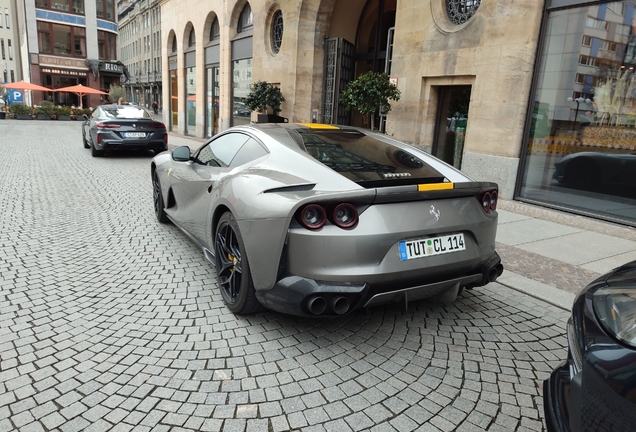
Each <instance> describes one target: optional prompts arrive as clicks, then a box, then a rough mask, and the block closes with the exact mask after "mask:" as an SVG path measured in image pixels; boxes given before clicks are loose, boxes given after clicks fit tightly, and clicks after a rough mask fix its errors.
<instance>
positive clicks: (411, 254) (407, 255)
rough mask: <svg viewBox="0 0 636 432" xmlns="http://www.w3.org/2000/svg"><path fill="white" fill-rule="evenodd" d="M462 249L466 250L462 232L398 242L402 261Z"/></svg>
mask: <svg viewBox="0 0 636 432" xmlns="http://www.w3.org/2000/svg"><path fill="white" fill-rule="evenodd" d="M463 250H466V245H465V243H464V234H451V235H445V236H439V237H429V238H425V239H417V240H408V241H401V242H399V243H398V251H399V253H400V259H401V260H402V261H407V260H410V259H415V258H424V257H428V256H433V255H441V254H447V253H451V252H459V251H463Z"/></svg>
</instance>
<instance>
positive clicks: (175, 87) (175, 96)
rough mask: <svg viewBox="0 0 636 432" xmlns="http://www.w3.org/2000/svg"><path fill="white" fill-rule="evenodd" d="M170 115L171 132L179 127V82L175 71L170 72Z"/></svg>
mask: <svg viewBox="0 0 636 432" xmlns="http://www.w3.org/2000/svg"><path fill="white" fill-rule="evenodd" d="M170 113H171V114H172V130H173V131H176V130H177V126H178V125H179V81H178V78H177V71H176V70H171V71H170Z"/></svg>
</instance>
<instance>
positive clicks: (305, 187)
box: [263, 183, 316, 193]
mask: <svg viewBox="0 0 636 432" xmlns="http://www.w3.org/2000/svg"><path fill="white" fill-rule="evenodd" d="M315 186H316V184H315V183H310V184H304V185H293V186H284V187H279V188H274V189H267V190H266V191H265V192H263V193H278V192H301V191H309V190H312V189H313V188H314V187H315Z"/></svg>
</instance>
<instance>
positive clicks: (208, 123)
mask: <svg viewBox="0 0 636 432" xmlns="http://www.w3.org/2000/svg"><path fill="white" fill-rule="evenodd" d="M220 94H221V88H220V87H219V68H218V67H210V68H207V69H206V74H205V136H206V137H211V136H213V135H216V134H217V133H218V127H219V96H220Z"/></svg>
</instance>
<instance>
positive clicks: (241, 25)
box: [238, 3, 253, 33]
mask: <svg viewBox="0 0 636 432" xmlns="http://www.w3.org/2000/svg"><path fill="white" fill-rule="evenodd" d="M252 26H253V17H252V8H251V7H250V4H249V3H246V4H245V7H244V8H243V10H242V11H241V15H240V16H239V22H238V32H239V33H243V32H244V31H248V30H251V29H252Z"/></svg>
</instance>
